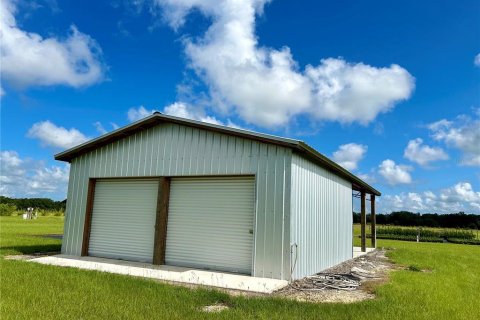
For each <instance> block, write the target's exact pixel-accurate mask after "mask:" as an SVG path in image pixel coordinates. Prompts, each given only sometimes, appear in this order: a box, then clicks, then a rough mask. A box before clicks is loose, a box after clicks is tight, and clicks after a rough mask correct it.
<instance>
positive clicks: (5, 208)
mask: <svg viewBox="0 0 480 320" xmlns="http://www.w3.org/2000/svg"><path fill="white" fill-rule="evenodd" d="M15 211H17V207H16V206H15V205H13V204H8V203H0V216H11V215H12V214H14V213H15Z"/></svg>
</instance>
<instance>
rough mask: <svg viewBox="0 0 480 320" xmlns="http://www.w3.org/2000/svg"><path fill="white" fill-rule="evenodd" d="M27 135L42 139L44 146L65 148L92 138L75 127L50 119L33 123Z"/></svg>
mask: <svg viewBox="0 0 480 320" xmlns="http://www.w3.org/2000/svg"><path fill="white" fill-rule="evenodd" d="M27 136H28V137H29V138H33V139H38V140H40V143H41V144H42V146H49V147H55V148H63V149H68V148H71V147H74V146H76V145H79V144H81V143H83V142H85V141H87V140H89V139H90V138H89V137H87V136H85V135H84V134H83V133H81V132H80V131H78V130H77V129H75V128H71V129H66V128H64V127H59V126H57V125H56V124H54V123H52V122H50V121H48V120H47V121H42V122H37V123H35V124H33V126H32V127H31V128H30V129H29V130H28V132H27Z"/></svg>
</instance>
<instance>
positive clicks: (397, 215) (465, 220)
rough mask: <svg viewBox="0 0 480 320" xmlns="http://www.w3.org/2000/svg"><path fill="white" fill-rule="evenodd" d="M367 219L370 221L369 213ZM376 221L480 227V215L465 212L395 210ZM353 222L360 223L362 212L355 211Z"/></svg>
mask: <svg viewBox="0 0 480 320" xmlns="http://www.w3.org/2000/svg"><path fill="white" fill-rule="evenodd" d="M367 220H368V221H369V215H368V213H367ZM376 221H377V224H382V225H397V226H418V227H441V228H469V229H480V215H475V214H466V213H465V212H458V213H449V214H437V213H424V214H420V213H413V212H409V211H395V212H392V213H389V214H377V215H376ZM353 222H354V223H360V213H357V212H354V213H353Z"/></svg>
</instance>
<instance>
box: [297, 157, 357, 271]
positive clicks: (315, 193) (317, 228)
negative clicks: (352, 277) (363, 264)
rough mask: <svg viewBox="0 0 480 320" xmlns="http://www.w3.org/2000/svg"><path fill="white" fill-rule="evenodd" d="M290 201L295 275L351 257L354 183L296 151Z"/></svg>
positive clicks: (322, 268)
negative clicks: (295, 247)
mask: <svg viewBox="0 0 480 320" xmlns="http://www.w3.org/2000/svg"><path fill="white" fill-rule="evenodd" d="M291 202H292V204H291V227H290V232H291V237H290V239H291V244H297V246H298V247H297V249H296V250H295V249H294V248H293V250H292V251H293V253H292V258H291V260H292V267H293V265H294V263H295V259H296V263H295V268H294V271H293V276H292V278H293V279H299V278H302V277H305V276H308V275H312V274H314V273H317V272H319V271H322V270H324V269H326V268H328V267H331V266H334V265H336V264H338V263H340V262H342V261H345V260H348V259H351V258H352V255H353V246H352V219H353V218H352V184H351V183H349V182H348V181H346V180H344V179H342V178H340V177H338V176H337V175H335V174H333V173H331V172H329V171H327V170H325V169H323V168H322V167H319V166H318V165H316V164H315V163H313V162H311V161H309V160H307V159H305V158H302V157H301V156H299V155H297V154H293V156H292V199H291ZM295 256H296V257H295Z"/></svg>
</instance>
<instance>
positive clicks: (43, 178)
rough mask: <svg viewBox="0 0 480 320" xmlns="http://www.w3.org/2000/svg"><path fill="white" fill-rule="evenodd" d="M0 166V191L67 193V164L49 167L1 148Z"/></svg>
mask: <svg viewBox="0 0 480 320" xmlns="http://www.w3.org/2000/svg"><path fill="white" fill-rule="evenodd" d="M0 167H1V172H0V182H1V183H0V195H4V196H9V197H17V198H18V197H32V196H42V197H50V196H53V197H55V198H59V199H64V198H65V197H66V190H67V184H68V175H69V170H70V167H69V165H68V164H65V165H63V166H50V167H49V166H46V165H45V163H44V162H43V161H38V160H32V159H22V158H21V157H20V156H19V154H18V153H17V152H16V151H1V152H0Z"/></svg>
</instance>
